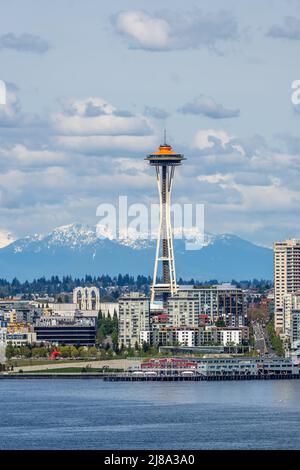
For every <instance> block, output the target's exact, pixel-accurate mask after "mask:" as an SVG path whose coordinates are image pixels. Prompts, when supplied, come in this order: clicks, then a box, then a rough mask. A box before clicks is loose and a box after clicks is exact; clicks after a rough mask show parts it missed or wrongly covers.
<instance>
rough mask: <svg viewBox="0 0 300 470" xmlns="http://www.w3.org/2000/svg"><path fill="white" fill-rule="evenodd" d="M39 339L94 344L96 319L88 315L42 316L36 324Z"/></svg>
mask: <svg viewBox="0 0 300 470" xmlns="http://www.w3.org/2000/svg"><path fill="white" fill-rule="evenodd" d="M34 331H35V333H36V336H37V341H39V342H43V343H51V344H56V345H58V344H66V345H67V344H73V345H75V346H94V345H95V342H96V320H95V319H94V318H87V317H75V318H72V317H61V316H56V317H55V316H52V317H41V318H40V319H39V320H38V321H37V322H36V324H35V325H34Z"/></svg>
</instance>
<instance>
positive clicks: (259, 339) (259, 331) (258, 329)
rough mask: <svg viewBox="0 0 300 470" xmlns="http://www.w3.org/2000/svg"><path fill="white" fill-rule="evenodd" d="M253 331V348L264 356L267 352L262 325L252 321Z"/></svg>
mask: <svg viewBox="0 0 300 470" xmlns="http://www.w3.org/2000/svg"><path fill="white" fill-rule="evenodd" d="M252 325H253V332H254V339H255V346H254V347H255V349H257V350H258V351H259V353H260V355H261V356H264V355H265V354H266V352H267V346H266V340H265V333H264V328H263V326H262V325H261V324H260V323H258V322H253V324H252Z"/></svg>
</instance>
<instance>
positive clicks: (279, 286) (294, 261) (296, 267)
mask: <svg viewBox="0 0 300 470" xmlns="http://www.w3.org/2000/svg"><path fill="white" fill-rule="evenodd" d="M299 289H300V240H294V239H292V240H285V241H283V242H276V243H274V294H275V319H274V321H275V330H276V332H277V333H283V331H284V314H283V313H284V312H283V311H284V297H285V295H286V294H291V293H294V292H296V291H297V290H299Z"/></svg>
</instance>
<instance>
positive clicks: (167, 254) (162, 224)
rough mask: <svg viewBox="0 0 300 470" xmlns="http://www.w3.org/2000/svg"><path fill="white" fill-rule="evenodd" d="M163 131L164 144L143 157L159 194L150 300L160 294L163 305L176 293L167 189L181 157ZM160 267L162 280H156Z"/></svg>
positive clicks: (169, 191) (169, 200) (170, 184)
mask: <svg viewBox="0 0 300 470" xmlns="http://www.w3.org/2000/svg"><path fill="white" fill-rule="evenodd" d="M166 138H167V137H166V130H164V143H163V144H162V145H160V147H159V149H158V151H157V152H154V153H151V154H150V155H148V156H147V157H146V160H148V162H149V164H150V165H151V166H154V167H155V171H156V182H157V187H158V194H159V229H158V235H157V242H156V255H155V263H154V273H153V284H152V286H151V302H154V300H155V298H156V297H162V299H163V304H164V305H166V302H167V299H168V297H169V296H170V295H171V296H173V295H174V294H176V293H177V283H176V270H175V259H174V248H173V233H172V226H171V191H172V184H173V179H174V172H175V167H176V166H178V165H181V162H182V160H185V158H184V156H183V155H181V154H179V153H176V152H174V151H173V149H172V147H171V146H170V145H169V144H167V141H166ZM160 267H161V279H162V282H158V277H159V269H160Z"/></svg>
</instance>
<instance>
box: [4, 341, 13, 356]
mask: <svg viewBox="0 0 300 470" xmlns="http://www.w3.org/2000/svg"><path fill="white" fill-rule="evenodd" d="M5 355H6V357H7V359H11V358H12V357H14V355H15V348H14V347H13V345H12V342H11V341H10V342H9V343H7V346H6V350H5Z"/></svg>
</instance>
